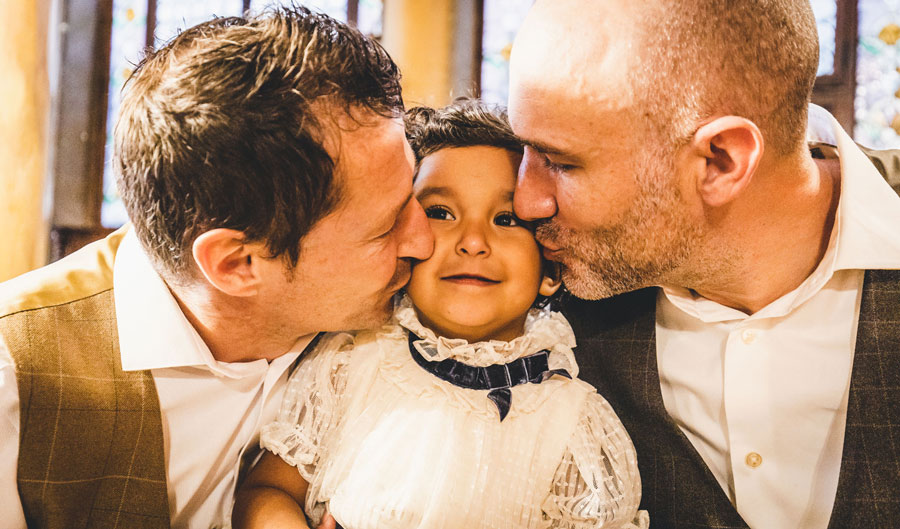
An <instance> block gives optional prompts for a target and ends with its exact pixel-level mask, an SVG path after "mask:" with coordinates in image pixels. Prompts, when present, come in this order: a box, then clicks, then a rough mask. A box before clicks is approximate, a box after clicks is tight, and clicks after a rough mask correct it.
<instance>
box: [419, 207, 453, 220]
mask: <svg viewBox="0 0 900 529" xmlns="http://www.w3.org/2000/svg"><path fill="white" fill-rule="evenodd" d="M425 216H426V217H428V218H429V219H435V220H456V217H454V216H453V213H451V212H450V210H449V209H447V208H446V207H445V206H428V207H427V208H425Z"/></svg>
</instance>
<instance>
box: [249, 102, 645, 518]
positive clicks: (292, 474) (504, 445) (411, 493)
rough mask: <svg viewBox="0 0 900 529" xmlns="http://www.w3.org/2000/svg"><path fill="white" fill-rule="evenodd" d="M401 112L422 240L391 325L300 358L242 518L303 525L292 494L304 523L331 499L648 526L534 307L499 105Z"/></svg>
mask: <svg viewBox="0 0 900 529" xmlns="http://www.w3.org/2000/svg"><path fill="white" fill-rule="evenodd" d="M407 126H408V131H407V135H408V137H409V139H410V144H411V146H412V147H413V150H414V152H415V154H416V159H417V176H416V180H415V183H414V189H415V194H416V198H417V199H418V200H419V201H420V202H421V204H422V207H423V208H424V209H425V213H426V215H427V216H428V218H429V219H430V223H431V227H432V229H433V231H434V236H435V248H434V254H433V256H432V257H431V258H429V259H428V260H426V261H422V262H419V263H416V264H415V265H414V266H413V269H412V277H411V279H410V282H409V285H408V286H407V289H406V293H407V294H406V296H404V297H402V298H401V299H399V300H398V302H397V304H396V308H395V312H394V317H393V319H392V321H391V322H390V323H389V324H388V325H386V326H384V327H383V328H381V329H379V330H376V331H362V332H358V333H356V334H346V333H341V334H330V335H325V336H324V337H323V338H322V340H321V341H320V343H319V344H318V346H317V347H316V349H315V350H314V351H313V352H312V353H311V354H310V356H309V357H308V358H306V359H304V360H303V361H302V362H301V363H300V365H299V367H298V368H297V370H296V371H295V372H294V374H293V375H292V376H291V380H290V382H289V384H288V389H287V392H286V395H285V400H284V404H283V405H282V410H281V412H280V414H279V418H278V420H277V422H275V423H273V424H270V425H268V426H266V427H265V428H264V429H263V432H262V437H261V444H262V446H263V447H264V448H266V449H267V450H268V451H269V452H270V453H266V455H265V456H264V458H263V460H262V461H261V462H260V464H259V465H258V466H257V467H256V469H254V471H253V472H252V473H251V475H250V476H249V478H248V480H247V483H246V484H245V486H244V488H243V489H242V491H241V493H240V494H239V495H238V500H237V505H236V507H235V522H236V527H237V526H240V524H242V523H246V525H245V526H247V527H274V526H276V525H277V520H284V521H285V522H287V521H288V520H291V519H293V520H296V521H295V522H293V524H294V525H288V524H287V523H285V526H286V527H287V526H293V527H298V526H299V527H302V526H303V525H302V521H303V512H301V511H300V510H299V509H300V507H301V506H302V507H304V511H305V515H306V516H307V517H308V519H309V520H310V521H311V524H312V525H311V526H312V527H316V526H318V524H319V523H320V522H321V520H322V519H323V516H324V515H325V513H326V511H327V512H328V513H330V514H331V515H333V516H334V518H335V519H336V520H337V522H338V524H339V526H342V527H344V528H346V529H375V528H379V529H386V528H397V529H401V528H402V529H413V528H423V529H425V528H427V529H440V528H446V529H459V528H479V527H483V528H498V529H499V528H510V529H513V528H515V529H521V528H545V527H562V528H570V529H575V528H579V529H580V528H584V529H587V528H599V527H602V528H640V529H644V528H646V527H647V526H648V523H649V522H648V518H647V514H646V512H644V511H641V512H638V504H639V503H640V490H641V486H640V477H639V475H638V469H637V463H636V459H635V453H634V447H633V446H632V443H631V440H630V438H629V437H628V435H627V434H626V432H625V430H624V428H623V426H622V424H621V423H620V422H619V419H618V418H617V417H616V415H615V413H614V412H613V410H612V408H610V406H609V404H607V402H606V401H605V400H604V399H603V397H601V396H600V395H598V394H597V393H596V391H595V390H594V388H593V387H591V386H590V385H588V384H587V383H585V382H582V381H580V380H578V379H577V378H575V377H576V376H577V375H578V366H577V365H576V363H575V358H574V357H573V354H572V347H574V346H575V339H574V336H573V334H572V329H571V328H570V327H569V324H568V323H567V322H566V320H565V319H564V318H563V316H562V315H560V314H559V313H557V312H552V311H550V310H548V309H538V308H532V307H533V306H534V305H535V300H536V298H538V297H539V296H549V295H552V294H553V293H554V292H555V290H556V289H557V288H558V287H559V281H558V280H557V279H556V278H555V277H553V274H545V271H546V270H547V266H545V263H544V262H543V261H542V258H541V253H540V249H539V247H538V245H537V243H536V241H535V239H534V237H533V234H532V232H531V231H530V230H529V227H528V225H527V224H525V223H523V222H522V221H520V220H519V219H517V218H516V216H515V215H514V213H513V206H512V196H513V190H514V187H515V178H516V170H517V167H518V164H519V161H520V159H521V151H522V148H521V145H520V144H519V142H518V141H517V140H516V137H515V136H514V135H513V133H512V131H511V130H510V128H509V125H508V123H507V121H506V116H505V114H504V113H502V112H499V111H496V110H492V109H490V108H488V107H485V106H483V105H481V104H480V103H477V102H473V101H461V102H457V103H454V104H452V105H450V106H449V107H446V108H444V109H440V110H433V109H426V108H418V109H413V110H411V111H410V112H409V113H408V116H407ZM272 454H276V455H277V457H276V456H275V455H272ZM279 458H280V459H279ZM291 516H293V517H294V518H291ZM257 523H258V525H255V524H257ZM298 524H299V525H298Z"/></svg>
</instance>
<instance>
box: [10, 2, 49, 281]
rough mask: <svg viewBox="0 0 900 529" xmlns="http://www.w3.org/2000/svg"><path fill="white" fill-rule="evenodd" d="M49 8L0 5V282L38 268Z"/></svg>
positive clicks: (43, 233)
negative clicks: (0, 102)
mask: <svg viewBox="0 0 900 529" xmlns="http://www.w3.org/2000/svg"><path fill="white" fill-rule="evenodd" d="M48 4H49V2H15V1H3V2H0V101H2V104H0V281H3V280H6V279H9V278H11V277H14V276H17V275H19V274H22V273H24V272H27V271H28V270H31V269H33V268H37V267H39V266H41V265H43V264H44V263H45V261H46V256H47V240H48V237H47V222H46V219H45V218H44V215H43V214H42V208H41V204H42V197H43V194H44V183H45V175H46V152H47V124H48V122H49V108H50V97H49V83H48V78H47V25H48V16H49V6H48Z"/></svg>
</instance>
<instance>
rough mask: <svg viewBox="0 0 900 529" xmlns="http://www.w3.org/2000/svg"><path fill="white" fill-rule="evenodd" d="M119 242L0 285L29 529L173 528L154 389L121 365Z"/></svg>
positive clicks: (0, 324)
mask: <svg viewBox="0 0 900 529" xmlns="http://www.w3.org/2000/svg"><path fill="white" fill-rule="evenodd" d="M123 235H124V231H123V230H120V231H119V232H116V233H114V234H112V235H110V236H109V237H107V238H106V239H104V240H102V241H98V242H96V243H93V244H91V245H89V246H87V247H86V248H84V249H82V250H80V251H79V252H76V253H75V254H73V255H71V256H70V257H67V258H66V259H63V260H62V261H59V262H57V263H54V264H52V265H50V266H48V267H45V268H42V269H40V270H36V271H34V272H32V273H30V274H26V275H24V276H21V277H19V278H16V279H14V280H12V281H8V282H6V283H4V284H0V335H2V336H3V340H4V341H5V343H6V345H7V347H8V348H9V350H10V353H11V354H12V357H13V361H14V362H15V364H16V380H17V382H18V386H19V399H20V410H21V417H20V427H21V429H20V446H19V461H18V486H19V496H20V498H21V500H22V507H23V508H24V511H25V518H26V520H27V521H28V526H29V527H47V528H66V529H68V528H75V527H78V528H101V527H102V528H107V527H121V528H129V529H130V528H138V529H144V528H146V529H150V528H154V529H156V528H168V527H169V507H168V495H167V492H166V468H165V460H164V447H163V435H162V423H161V419H160V412H159V401H158V398H157V395H156V388H155V386H154V384H153V379H152V377H151V376H150V373H149V372H129V373H125V372H123V371H122V367H121V359H120V357H119V340H118V333H117V330H116V317H115V304H114V301H113V285H112V267H113V260H114V257H115V252H116V249H117V248H118V245H119V242H120V241H121V239H122V236H123Z"/></svg>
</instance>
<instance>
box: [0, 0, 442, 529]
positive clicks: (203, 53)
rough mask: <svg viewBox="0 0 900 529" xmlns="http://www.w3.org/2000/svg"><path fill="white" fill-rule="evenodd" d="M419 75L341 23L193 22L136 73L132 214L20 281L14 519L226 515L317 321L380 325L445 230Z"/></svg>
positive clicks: (7, 439) (6, 493)
mask: <svg viewBox="0 0 900 529" xmlns="http://www.w3.org/2000/svg"><path fill="white" fill-rule="evenodd" d="M402 112H403V101H402V99H401V95H400V85H399V73H398V71H397V67H396V65H395V64H394V63H393V61H391V59H390V57H389V56H388V55H387V54H386V53H385V51H384V50H383V49H382V48H381V47H380V46H379V45H378V44H376V43H374V42H373V41H371V40H370V39H367V38H366V37H364V36H363V35H361V34H360V33H359V32H357V31H356V30H353V29H351V28H349V27H347V26H345V25H343V24H340V23H338V22H335V21H334V20H332V19H330V18H328V17H326V16H324V15H318V14H313V13H310V12H309V11H307V10H305V9H302V8H299V9H285V10H277V11H273V12H269V13H265V14H263V15H261V16H258V17H247V18H227V19H217V20H213V21H211V22H208V23H205V24H201V25H199V26H196V27H194V28H191V29H189V30H187V31H185V32H184V33H182V34H181V35H179V36H178V37H176V38H175V39H174V40H173V41H172V42H171V43H169V44H167V45H166V46H164V47H163V48H162V49H160V50H158V51H156V52H153V53H152V54H150V56H149V57H147V58H146V59H144V61H142V63H141V64H140V66H139V67H138V69H137V70H136V72H135V74H134V75H133V76H132V78H131V80H130V81H129V83H128V86H127V88H126V93H125V96H124V99H123V103H122V110H121V114H120V118H119V123H118V126H117V128H116V159H115V165H116V169H117V172H118V174H119V188H120V190H121V193H122V196H123V198H124V200H125V204H126V207H127V209H128V212H129V216H130V218H131V220H132V223H133V227H131V228H126V229H123V230H120V231H118V232H116V233H115V234H113V235H111V236H110V237H108V238H107V239H105V240H103V241H100V242H98V243H95V244H92V245H90V246H88V247H87V248H85V249H83V250H81V251H79V252H77V253H76V254H74V255H73V256H71V257H69V258H66V259H64V260H62V261H60V262H58V263H55V264H53V265H50V266H48V267H46V268H43V269H40V270H37V271H35V272H32V273H30V274H26V275H24V276H22V277H19V278H16V279H14V280H12V281H10V282H7V283H5V284H3V285H0V433H2V435H0V519H2V520H3V524H4V527H24V526H25V524H26V523H27V524H28V526H29V527H66V528H69V527H113V526H122V527H147V528H149V527H169V526H174V527H204V528H206V527H213V526H214V527H222V526H227V525H229V523H230V520H229V518H230V511H231V502H232V496H233V492H234V488H235V484H236V483H237V481H238V479H239V474H240V470H241V467H242V464H247V463H250V462H252V461H253V456H254V455H255V454H256V452H257V448H256V444H257V441H256V438H257V435H258V428H259V426H260V425H262V424H265V423H267V422H269V421H271V420H272V418H273V417H274V413H275V412H276V411H277V408H278V405H279V403H280V394H279V388H280V387H281V385H282V384H283V382H284V380H285V378H286V376H287V374H288V372H289V370H290V368H291V366H292V365H293V364H294V361H295V360H296V359H297V358H298V356H299V355H300V352H301V351H302V350H303V349H304V347H306V345H307V344H308V343H309V342H310V341H311V339H312V338H313V337H314V336H315V335H316V333H318V332H321V331H331V330H344V329H355V328H364V327H371V326H376V325H379V324H381V323H382V322H383V321H384V320H385V319H386V318H387V317H388V315H389V314H390V312H391V309H392V296H393V294H394V293H395V292H396V291H397V290H398V289H399V288H401V287H402V286H403V285H404V284H405V283H406V281H407V279H408V277H409V263H410V261H411V260H412V259H424V258H427V257H428V256H429V255H430V253H431V249H432V244H433V240H432V236H431V232H430V231H429V228H428V224H427V221H426V219H425V216H424V212H423V211H422V208H421V207H420V206H419V204H418V202H416V200H415V199H414V198H413V196H412V174H413V173H412V152H411V151H410V148H409V146H408V144H407V141H406V139H405V135H404V130H403V122H402Z"/></svg>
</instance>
